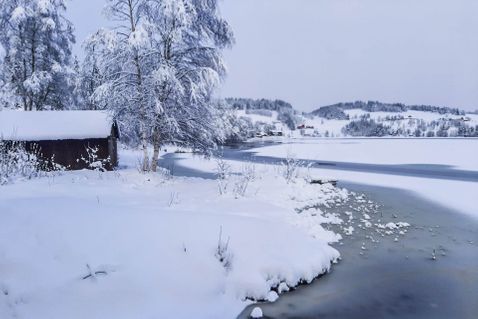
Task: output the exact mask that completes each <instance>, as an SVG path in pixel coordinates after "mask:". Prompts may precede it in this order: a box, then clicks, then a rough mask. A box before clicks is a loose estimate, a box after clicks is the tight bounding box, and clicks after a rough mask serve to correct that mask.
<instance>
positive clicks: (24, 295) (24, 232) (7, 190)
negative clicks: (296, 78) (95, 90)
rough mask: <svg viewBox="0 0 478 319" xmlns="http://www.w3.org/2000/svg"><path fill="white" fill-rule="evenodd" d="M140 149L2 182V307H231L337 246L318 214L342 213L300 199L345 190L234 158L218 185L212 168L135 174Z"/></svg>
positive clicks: (232, 312)
mask: <svg viewBox="0 0 478 319" xmlns="http://www.w3.org/2000/svg"><path fill="white" fill-rule="evenodd" d="M180 156H181V158H182V160H181V163H183V164H185V165H189V166H191V167H197V168H199V169H202V170H204V171H209V172H213V171H214V170H215V167H216V163H215V161H214V160H212V161H208V160H204V159H202V158H200V157H193V156H192V155H191V154H182V155H180ZM138 157H139V154H137V153H134V152H129V151H123V152H122V154H121V165H122V167H123V168H122V169H121V170H119V171H118V172H108V173H99V172H94V171H79V172H64V173H62V174H61V175H58V176H54V177H48V178H39V179H34V180H29V181H16V182H15V183H14V184H11V185H6V186H2V187H0V225H1V227H0V318H2V319H3V318H5V319H9V318H26V319H31V318H42V319H44V318H48V319H56V318H58V319H60V318H61V319H64V318H69V319H72V318H98V319H99V318H101V319H104V318H115V319H121V318H128V319H130V318H221V319H224V318H234V317H235V316H236V315H237V314H238V313H239V312H240V311H241V310H242V309H243V308H244V306H245V305H247V304H248V303H249V301H247V300H248V299H254V300H261V299H266V300H274V299H275V298H277V294H276V292H274V291H271V289H272V288H274V287H278V286H280V290H281V291H283V290H287V289H288V287H293V286H296V285H298V284H299V283H300V282H302V281H305V282H310V281H311V280H313V279H314V278H315V277H317V276H318V275H319V274H322V273H324V272H326V271H327V270H328V269H329V267H330V266H331V263H332V262H333V261H334V260H336V259H337V258H338V257H339V253H338V252H337V251H336V250H335V249H334V248H332V247H331V246H329V245H328V243H329V242H334V241H337V240H339V239H340V238H341V236H340V234H336V233H333V232H332V231H329V230H326V229H325V228H324V227H323V225H325V224H328V223H334V224H337V223H341V222H342V221H341V220H340V219H339V218H338V217H337V216H334V215H322V212H321V211H320V210H316V209H314V212H313V214H312V213H308V212H305V213H303V214H298V213H297V212H296V211H295V209H296V208H298V207H304V206H307V205H317V204H322V205H328V204H330V203H340V202H342V201H344V200H346V199H347V198H348V197H349V195H350V194H349V193H348V192H347V191H346V190H341V189H337V188H334V187H332V186H330V185H324V186H320V185H311V184H309V183H307V182H306V181H305V180H304V179H302V178H298V179H295V180H294V181H293V182H290V183H287V182H286V180H285V179H284V177H283V175H282V173H281V172H280V171H279V169H278V168H275V167H271V166H266V165H256V166H249V167H244V164H242V163H232V162H231V163H229V165H231V169H230V170H231V176H230V177H228V178H227V179H226V180H225V181H223V184H222V186H223V189H225V192H224V193H225V194H223V195H220V194H219V191H218V189H219V188H218V181H217V180H214V179H201V178H191V177H187V178H186V177H168V176H167V175H166V174H146V175H144V174H141V173H139V172H138V171H137V170H136V168H135V166H136V163H137V158H138ZM241 172H247V174H246V173H244V174H241ZM251 172H252V173H251ZM246 175H247V176H249V178H248V179H247V180H244V176H246ZM251 176H252V178H250V177H251ZM244 182H247V183H246V185H247V187H245V191H244V192H242V191H241V189H244V186H245V184H244ZM226 184H227V187H224V186H225V185H226ZM243 195H244V196H243ZM347 231H350V230H347Z"/></svg>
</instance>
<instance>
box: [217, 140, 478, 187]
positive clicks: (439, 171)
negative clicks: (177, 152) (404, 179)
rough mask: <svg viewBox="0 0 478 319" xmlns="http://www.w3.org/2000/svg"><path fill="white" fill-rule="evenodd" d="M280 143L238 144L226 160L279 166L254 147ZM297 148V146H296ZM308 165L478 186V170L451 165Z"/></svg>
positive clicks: (227, 151) (308, 162)
mask: <svg viewBox="0 0 478 319" xmlns="http://www.w3.org/2000/svg"><path fill="white" fill-rule="evenodd" d="M273 144H278V143H277V142H254V143H247V144H238V145H236V146H234V147H228V148H226V149H225V150H224V152H223V153H224V157H225V158H227V159H232V160H242V161H254V162H260V163H268V164H278V163H280V162H281V161H282V159H278V158H275V157H270V156H259V155H257V154H256V153H254V152H252V151H248V150H249V149H251V148H256V147H263V146H267V145H273ZM292 146H293V144H292ZM299 160H300V161H301V162H302V163H303V165H304V166H306V165H311V167H316V168H321V169H332V170H341V171H353V172H365V173H378V174H388V175H399V176H411V177H421V178H432V179H446V180H454V181H466V182H477V183H478V171H468V170H460V169H455V168H453V167H452V166H448V165H432V164H413V165H410V164H406V165H386V164H366V163H352V162H334V161H321V160H304V159H299Z"/></svg>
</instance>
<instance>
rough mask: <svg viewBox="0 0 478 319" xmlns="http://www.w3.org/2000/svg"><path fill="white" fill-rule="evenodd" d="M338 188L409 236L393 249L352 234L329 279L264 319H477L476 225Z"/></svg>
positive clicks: (445, 212) (385, 241)
mask: <svg viewBox="0 0 478 319" xmlns="http://www.w3.org/2000/svg"><path fill="white" fill-rule="evenodd" d="M340 186H342V187H346V188H347V189H350V190H354V191H356V192H360V193H365V194H366V195H367V197H368V198H371V199H373V200H374V201H375V202H378V203H380V204H382V205H383V206H382V207H381V208H380V211H381V214H383V216H384V217H385V218H386V217H390V216H392V215H393V216H398V218H399V219H400V220H404V221H407V222H409V223H411V224H412V228H411V229H410V231H409V232H408V234H406V235H405V236H403V237H401V238H400V240H399V241H398V242H395V241H394V239H393V237H390V238H389V237H387V238H380V242H379V243H376V244H369V241H368V239H367V238H366V237H365V236H366V234H365V232H364V231H361V230H360V229H356V232H355V233H354V235H353V236H352V237H350V238H346V239H345V240H344V241H343V243H342V244H341V245H337V246H336V248H337V249H338V250H339V251H340V252H341V255H342V261H341V262H340V263H339V264H337V265H334V266H333V269H332V271H331V272H330V273H329V274H327V275H325V276H323V277H321V278H320V279H318V280H316V281H315V282H314V283H312V284H311V285H309V286H304V287H301V288H299V289H297V290H296V291H294V292H291V293H288V294H285V295H282V296H281V298H280V299H279V300H278V301H277V302H276V303H274V304H263V305H260V306H261V308H262V309H263V311H264V313H265V315H266V318H364V319H365V318H367V319H370V318H430V319H432V318H467V319H468V318H469V319H476V318H478V223H477V222H476V221H475V220H471V219H468V218H467V217H464V216H462V215H460V214H459V213H456V212H453V211H450V210H449V209H446V208H443V207H441V206H438V205H435V204H433V203H430V202H427V201H425V200H423V199H421V198H418V197H416V196H414V195H413V194H410V193H408V192H404V191H400V190H395V189H388V188H379V187H370V186H363V185H356V184H342V185H340ZM444 196H446V194H444ZM364 242H366V243H367V250H366V251H363V250H362V249H361V246H362V245H363V243H364ZM434 251H435V256H436V260H432V255H433V253H434ZM250 311H251V308H248V309H246V310H245V311H244V312H243V314H241V316H239V318H247V317H248V314H249V313H250Z"/></svg>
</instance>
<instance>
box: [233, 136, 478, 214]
mask: <svg viewBox="0 0 478 319" xmlns="http://www.w3.org/2000/svg"><path fill="white" fill-rule="evenodd" d="M240 148H241V149H242V150H241V151H240V152H238V151H237V150H236V149H226V150H225V151H224V156H225V157H227V158H230V159H236V160H243V161H249V160H252V161H256V162H266V163H271V164H280V163H281V162H282V161H283V159H284V158H285V157H286V156H287V155H288V154H293V156H294V157H295V158H296V159H298V160H301V161H302V163H303V165H307V166H310V167H311V168H312V173H313V174H314V175H315V176H317V177H320V178H325V179H338V180H341V181H344V182H349V183H355V184H364V185H370V186H380V187H392V188H397V189H403V190H409V191H413V192H415V193H416V194H417V195H420V196H421V197H423V198H425V199H428V200H430V201H432V202H436V203H437V204H440V205H443V206H445V207H448V208H450V209H453V210H456V211H458V212H461V213H463V214H466V215H469V216H473V217H475V218H477V220H478V209H477V208H476V198H478V159H477V158H478V139H387V138H386V139H376V138H372V139H358V138H357V139H303V140H287V139H286V140H282V141H280V140H275V141H267V140H265V141H255V142H252V143H249V144H247V145H242V146H240ZM444 194H446V196H444Z"/></svg>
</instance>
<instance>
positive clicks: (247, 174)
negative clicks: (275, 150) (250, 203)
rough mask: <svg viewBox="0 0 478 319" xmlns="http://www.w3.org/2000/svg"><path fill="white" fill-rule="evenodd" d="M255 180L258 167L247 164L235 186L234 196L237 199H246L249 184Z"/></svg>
mask: <svg viewBox="0 0 478 319" xmlns="http://www.w3.org/2000/svg"><path fill="white" fill-rule="evenodd" d="M255 178H256V167H255V166H254V165H253V164H251V163H248V164H245V165H244V166H243V167H242V171H241V174H240V175H239V177H238V180H237V181H236V183H235V184H234V196H235V197H236V198H238V197H244V196H245V195H246V191H247V188H248V187H249V184H250V183H251V182H252V181H254V179H255Z"/></svg>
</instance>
